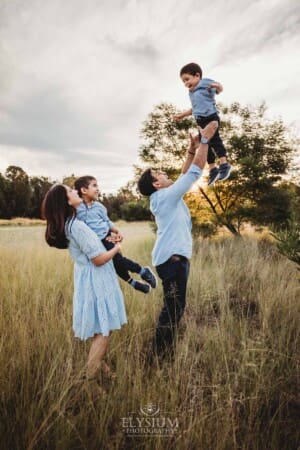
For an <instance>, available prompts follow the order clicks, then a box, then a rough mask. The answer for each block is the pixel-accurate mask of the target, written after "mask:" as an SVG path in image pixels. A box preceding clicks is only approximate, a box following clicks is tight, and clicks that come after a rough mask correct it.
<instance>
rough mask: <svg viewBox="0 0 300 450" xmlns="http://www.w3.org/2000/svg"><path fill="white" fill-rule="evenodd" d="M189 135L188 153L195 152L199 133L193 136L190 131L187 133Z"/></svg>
mask: <svg viewBox="0 0 300 450" xmlns="http://www.w3.org/2000/svg"><path fill="white" fill-rule="evenodd" d="M189 137H190V145H189V148H188V153H190V154H192V153H195V152H196V148H197V147H198V145H199V134H196V135H195V136H193V135H192V134H191V133H189Z"/></svg>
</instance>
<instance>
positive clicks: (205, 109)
mask: <svg viewBox="0 0 300 450" xmlns="http://www.w3.org/2000/svg"><path fill="white" fill-rule="evenodd" d="M211 83H214V80H211V79H210V78H202V80H200V81H199V83H198V84H197V86H196V87H195V88H194V89H193V90H192V91H189V96H190V100H191V103H192V110H193V116H204V117H207V116H210V115H211V114H215V113H217V114H218V110H217V108H216V101H215V94H216V91H217V90H216V88H211V89H207V87H208V86H209V85H210V84H211Z"/></svg>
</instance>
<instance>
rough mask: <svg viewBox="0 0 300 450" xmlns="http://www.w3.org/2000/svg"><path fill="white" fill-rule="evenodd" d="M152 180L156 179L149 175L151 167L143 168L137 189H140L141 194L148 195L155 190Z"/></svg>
mask: <svg viewBox="0 0 300 450" xmlns="http://www.w3.org/2000/svg"><path fill="white" fill-rule="evenodd" d="M154 181H156V179H155V178H154V177H153V176H152V175H151V169H147V170H145V172H143V173H142V175H141V176H140V179H139V181H138V190H139V191H140V193H141V194H142V195H146V196H147V197H150V195H151V194H153V192H155V191H156V189H155V187H154V186H153V182H154Z"/></svg>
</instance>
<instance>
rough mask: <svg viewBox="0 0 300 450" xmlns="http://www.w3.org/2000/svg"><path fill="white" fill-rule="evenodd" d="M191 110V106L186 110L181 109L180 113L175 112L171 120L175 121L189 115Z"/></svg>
mask: <svg viewBox="0 0 300 450" xmlns="http://www.w3.org/2000/svg"><path fill="white" fill-rule="evenodd" d="M192 111H193V110H192V108H190V109H187V110H186V111H183V112H182V113H178V114H175V115H174V116H173V120H176V121H177V120H181V119H184V118H185V117H188V116H191V115H192Z"/></svg>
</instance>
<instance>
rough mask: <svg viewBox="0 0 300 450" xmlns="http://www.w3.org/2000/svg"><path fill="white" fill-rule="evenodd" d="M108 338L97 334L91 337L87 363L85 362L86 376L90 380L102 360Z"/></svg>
mask: <svg viewBox="0 0 300 450" xmlns="http://www.w3.org/2000/svg"><path fill="white" fill-rule="evenodd" d="M108 342H109V337H108V336H102V334H97V335H96V336H94V337H93V341H92V344H91V348H90V352H89V356H88V361H87V375H88V377H89V378H92V377H94V376H95V375H96V373H97V372H98V370H99V368H100V365H101V361H102V358H103V357H104V355H105V353H106V350H107V347H108Z"/></svg>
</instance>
